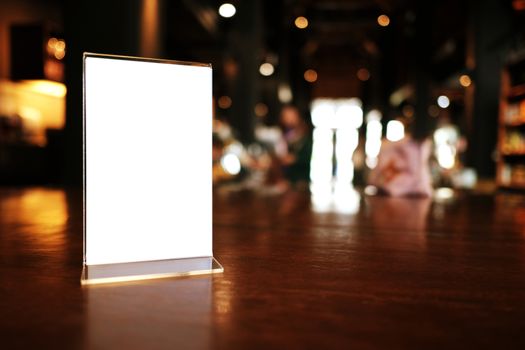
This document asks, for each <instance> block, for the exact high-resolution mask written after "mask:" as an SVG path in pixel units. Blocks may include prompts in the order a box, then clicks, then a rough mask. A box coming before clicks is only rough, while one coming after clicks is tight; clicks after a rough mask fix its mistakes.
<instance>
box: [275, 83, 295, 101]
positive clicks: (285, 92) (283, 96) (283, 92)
mask: <svg viewBox="0 0 525 350" xmlns="http://www.w3.org/2000/svg"><path fill="white" fill-rule="evenodd" d="M277 97H279V101H280V102H281V103H290V102H292V99H293V95H292V89H290V86H289V85H288V84H279V88H278V89H277Z"/></svg>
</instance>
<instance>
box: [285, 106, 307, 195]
mask: <svg viewBox="0 0 525 350" xmlns="http://www.w3.org/2000/svg"><path fill="white" fill-rule="evenodd" d="M280 123H281V126H282V128H283V137H284V140H285V141H286V145H287V150H286V152H285V153H284V154H282V155H281V156H280V157H279V161H280V163H281V165H282V169H283V174H284V177H285V179H286V181H288V182H289V183H292V184H297V185H300V184H307V183H308V182H309V180H310V159H311V156H312V145H313V141H312V135H311V131H310V128H309V127H308V125H307V124H306V122H305V120H304V119H303V118H302V117H301V115H300V113H299V110H298V109H297V107H295V106H292V105H286V106H284V107H283V108H282V110H281V115H280Z"/></svg>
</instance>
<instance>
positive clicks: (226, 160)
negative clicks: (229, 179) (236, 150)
mask: <svg viewBox="0 0 525 350" xmlns="http://www.w3.org/2000/svg"><path fill="white" fill-rule="evenodd" d="M221 166H222V168H223V169H224V170H225V171H226V172H227V173H228V174H230V175H237V174H238V173H240V172H241V161H240V160H239V157H237V156H236V155H235V154H233V153H228V154H225V155H224V156H223V157H222V158H221Z"/></svg>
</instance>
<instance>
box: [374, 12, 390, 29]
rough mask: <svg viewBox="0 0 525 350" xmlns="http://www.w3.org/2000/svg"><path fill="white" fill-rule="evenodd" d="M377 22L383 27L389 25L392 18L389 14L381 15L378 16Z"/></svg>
mask: <svg viewBox="0 0 525 350" xmlns="http://www.w3.org/2000/svg"><path fill="white" fill-rule="evenodd" d="M377 23H378V24H379V25H380V26H381V27H386V26H388V25H389V24H390V18H389V17H388V16H387V15H381V16H379V17H377Z"/></svg>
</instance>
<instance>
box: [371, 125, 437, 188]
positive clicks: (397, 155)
mask: <svg viewBox="0 0 525 350" xmlns="http://www.w3.org/2000/svg"><path fill="white" fill-rule="evenodd" d="M431 153H432V143H431V141H430V140H429V139H428V138H426V137H419V138H413V137H411V136H410V135H407V136H405V138H403V139H402V140H400V141H396V142H390V141H383V143H382V145H381V151H380V152H379V157H378V163H377V166H376V167H375V168H374V169H373V170H372V171H371V172H370V176H369V179H368V182H369V184H370V185H372V186H375V187H377V188H378V190H379V191H380V192H381V193H384V194H387V195H391V196H395V197H397V196H424V197H428V196H431V195H432V177H431V175H430V166H429V161H430V156H431Z"/></svg>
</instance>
